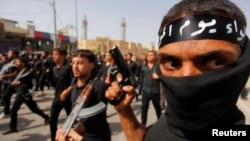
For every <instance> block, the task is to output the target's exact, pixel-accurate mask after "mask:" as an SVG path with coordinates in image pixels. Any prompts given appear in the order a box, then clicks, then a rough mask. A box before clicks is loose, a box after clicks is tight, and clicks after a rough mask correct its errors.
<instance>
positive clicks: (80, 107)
mask: <svg viewBox="0 0 250 141" xmlns="http://www.w3.org/2000/svg"><path fill="white" fill-rule="evenodd" d="M99 77H100V75H99V73H98V75H97V76H96V77H94V78H93V79H92V80H90V82H89V83H88V85H87V86H86V87H85V88H84V89H83V91H82V92H81V94H80V95H79V96H78V98H77V100H76V102H75V104H74V108H73V109H72V111H71V112H70V114H69V116H68V117H67V119H66V121H65V122H64V124H63V127H62V130H63V131H64V132H65V133H66V134H67V135H68V134H71V133H72V134H71V137H72V138H74V139H75V140H82V139H83V137H82V136H80V135H78V134H76V133H74V132H71V128H72V126H73V124H74V123H75V122H76V120H77V119H81V118H88V117H91V116H94V115H96V114H98V113H100V112H102V111H104V110H105V108H106V104H104V103H103V102H99V103H98V104H96V105H94V106H92V107H90V108H84V107H85V104H86V102H87V101H88V99H89V97H90V94H91V92H92V90H93V86H94V84H95V82H96V81H97V80H98V79H99ZM70 132H71V133H70Z"/></svg>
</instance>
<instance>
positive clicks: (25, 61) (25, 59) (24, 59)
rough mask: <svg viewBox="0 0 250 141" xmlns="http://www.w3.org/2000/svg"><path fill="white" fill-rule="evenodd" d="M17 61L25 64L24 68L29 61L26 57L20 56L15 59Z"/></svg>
mask: <svg viewBox="0 0 250 141" xmlns="http://www.w3.org/2000/svg"><path fill="white" fill-rule="evenodd" d="M17 60H20V61H22V62H23V63H25V66H27V65H28V62H29V59H28V58H27V57H25V56H20V57H18V58H17Z"/></svg>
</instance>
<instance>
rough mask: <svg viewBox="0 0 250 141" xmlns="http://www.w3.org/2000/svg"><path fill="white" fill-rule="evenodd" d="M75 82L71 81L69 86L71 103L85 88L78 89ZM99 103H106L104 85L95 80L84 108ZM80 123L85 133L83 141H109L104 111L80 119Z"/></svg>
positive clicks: (109, 132) (109, 133) (74, 80)
mask: <svg viewBox="0 0 250 141" xmlns="http://www.w3.org/2000/svg"><path fill="white" fill-rule="evenodd" d="M76 82H77V81H76V79H73V81H72V84H71V86H72V94H71V101H72V103H74V102H75V101H76V99H77V97H78V96H79V94H80V93H81V92H82V90H83V89H84V88H85V87H86V85H83V86H80V87H78V86H77V83H76ZM101 101H102V102H105V103H107V101H106V99H105V84H104V82H103V81H101V80H97V81H96V82H95V84H94V89H93V90H92V93H91V94H90V97H89V99H88V101H87V102H86V105H85V107H91V106H93V105H96V104H97V103H99V102H101ZM82 123H83V124H84V126H85V128H86V131H85V132H84V134H83V136H84V141H111V131H110V127H109V124H108V122H107V115H106V110H105V111H103V112H101V113H99V114H97V115H95V116H93V117H89V118H87V119H82Z"/></svg>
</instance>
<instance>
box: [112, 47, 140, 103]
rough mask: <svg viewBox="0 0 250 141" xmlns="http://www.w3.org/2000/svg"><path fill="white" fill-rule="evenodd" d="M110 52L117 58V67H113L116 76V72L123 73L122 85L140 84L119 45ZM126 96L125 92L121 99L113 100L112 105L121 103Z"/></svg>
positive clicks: (135, 85)
mask: <svg viewBox="0 0 250 141" xmlns="http://www.w3.org/2000/svg"><path fill="white" fill-rule="evenodd" d="M109 53H110V54H111V56H112V57H113V59H114V60H115V65H116V67H115V68H116V69H113V70H112V71H113V74H114V75H115V76H114V78H115V77H116V74H118V73H121V74H122V78H123V79H122V82H120V83H119V85H120V87H122V86H124V85H133V86H134V87H137V86H138V82H137V81H136V79H135V76H134V74H133V73H132V71H131V70H130V68H129V67H128V65H127V63H126V62H125V60H124V58H123V56H122V54H121V52H120V50H119V48H118V47H117V46H113V47H112V48H111V49H110V50H109ZM124 97H125V94H123V95H122V96H121V98H120V99H119V100H111V101H110V104H112V105H117V104H119V103H120V102H121V101H122V99H123V98H124Z"/></svg>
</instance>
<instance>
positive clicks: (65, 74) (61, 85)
mask: <svg viewBox="0 0 250 141" xmlns="http://www.w3.org/2000/svg"><path fill="white" fill-rule="evenodd" d="M53 76H54V82H55V99H54V100H56V101H60V94H61V93H62V92H63V91H64V90H65V89H67V88H68V87H69V86H70V84H71V80H72V78H73V74H72V69H71V66H70V65H69V64H68V63H67V61H66V60H65V61H64V63H63V65H62V66H61V67H60V68H57V67H56V66H54V68H53ZM67 101H70V96H69V95H68V97H67V99H66V102H67Z"/></svg>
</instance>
